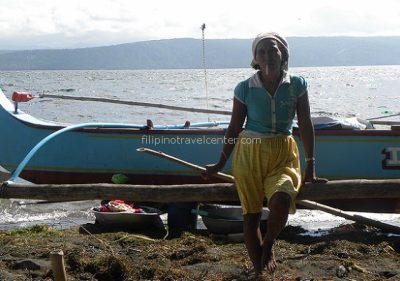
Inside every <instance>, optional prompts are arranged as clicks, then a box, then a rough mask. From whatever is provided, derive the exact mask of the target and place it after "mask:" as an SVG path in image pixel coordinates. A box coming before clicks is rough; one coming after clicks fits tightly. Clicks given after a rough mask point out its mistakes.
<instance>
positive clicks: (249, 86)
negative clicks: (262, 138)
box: [234, 72, 307, 136]
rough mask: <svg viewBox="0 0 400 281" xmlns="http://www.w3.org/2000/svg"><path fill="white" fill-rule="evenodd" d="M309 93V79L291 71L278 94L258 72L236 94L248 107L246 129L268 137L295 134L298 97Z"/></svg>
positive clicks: (285, 75) (240, 85)
mask: <svg viewBox="0 0 400 281" xmlns="http://www.w3.org/2000/svg"><path fill="white" fill-rule="evenodd" d="M306 92H307V82H306V80H305V79H304V78H303V77H302V76H298V75H293V74H288V73H284V75H283V77H282V80H281V82H280V84H279V86H278V89H277V91H276V93H275V95H274V96H271V94H270V93H268V91H267V90H266V89H265V88H264V87H263V85H262V82H261V79H260V77H259V75H258V72H257V73H255V74H254V75H253V76H251V77H250V78H248V79H246V80H244V81H242V82H240V83H239V84H238V85H237V86H236V88H235V92H234V93H235V98H236V99H237V100H239V101H240V102H241V103H243V104H244V105H245V106H246V108H247V120H246V125H245V131H248V132H256V133H258V134H261V135H266V136H269V135H276V134H283V135H290V134H292V126H293V119H294V116H295V113H296V107H297V100H298V98H299V97H301V96H302V95H304V94H305V93H306Z"/></svg>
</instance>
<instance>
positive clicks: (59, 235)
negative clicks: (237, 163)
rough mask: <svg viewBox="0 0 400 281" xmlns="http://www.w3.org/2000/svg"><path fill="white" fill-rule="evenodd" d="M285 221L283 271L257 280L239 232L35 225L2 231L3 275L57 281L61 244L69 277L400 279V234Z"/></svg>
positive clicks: (280, 252) (280, 246)
mask: <svg viewBox="0 0 400 281" xmlns="http://www.w3.org/2000/svg"><path fill="white" fill-rule="evenodd" d="M302 233H303V234H304V230H303V229H302V228H301V227H293V226H288V227H286V228H285V229H284V231H283V232H282V233H281V235H280V237H279V240H278V241H277V243H276V247H275V254H276V258H277V262H278V270H277V271H276V272H275V273H273V274H269V273H264V274H263V276H262V277H259V278H258V279H255V278H254V276H253V275H252V271H251V264H250V261H249V259H248V257H247V253H246V249H245V246H244V244H243V242H242V241H241V237H240V235H235V236H233V235H230V236H226V235H212V234H210V233H209V232H208V231H207V230H196V231H192V232H181V233H179V232H175V233H168V232H167V230H166V229H164V228H158V229H148V230H146V231H134V230H118V229H113V230H110V229H105V228H103V227H101V226H100V225H98V224H86V225H82V226H80V227H74V228H70V229H65V230H61V229H58V228H57V227H49V226H34V227H31V228H25V229H14V230H9V231H0V238H1V239H0V257H1V261H0V280H10V281H11V280H13V281H15V280H53V273H52V270H51V263H50V258H49V256H50V253H51V252H53V251H58V250H62V251H63V253H64V260H65V268H66V272H67V276H68V280H107V281H110V280H303V281H306V280H400V266H399V265H400V237H399V236H395V235H388V234H383V233H380V232H378V231H377V230H376V229H372V228H366V227H364V226H361V225H356V224H350V225H343V226H340V227H338V228H334V229H331V231H330V233H329V234H328V235H324V236H314V237H313V236H304V235H302Z"/></svg>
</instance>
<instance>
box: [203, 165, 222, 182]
mask: <svg viewBox="0 0 400 281" xmlns="http://www.w3.org/2000/svg"><path fill="white" fill-rule="evenodd" d="M224 165H225V164H224V163H221V161H220V162H218V163H215V164H209V165H206V166H205V167H206V172H205V173H202V176H203V178H204V179H205V180H209V179H210V178H212V177H213V175H215V174H216V173H218V172H220V171H222V169H223V168H224Z"/></svg>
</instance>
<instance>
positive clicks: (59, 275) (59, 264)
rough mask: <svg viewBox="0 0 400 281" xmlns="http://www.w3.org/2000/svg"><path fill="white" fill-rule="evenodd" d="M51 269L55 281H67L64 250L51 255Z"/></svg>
mask: <svg viewBox="0 0 400 281" xmlns="http://www.w3.org/2000/svg"><path fill="white" fill-rule="evenodd" d="M50 261H51V268H52V270H53V274H54V280H55V281H67V273H66V272H65V266H64V253H63V251H62V250H60V251H54V252H51V253H50Z"/></svg>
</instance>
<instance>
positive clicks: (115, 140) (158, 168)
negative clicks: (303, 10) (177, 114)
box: [0, 90, 400, 209]
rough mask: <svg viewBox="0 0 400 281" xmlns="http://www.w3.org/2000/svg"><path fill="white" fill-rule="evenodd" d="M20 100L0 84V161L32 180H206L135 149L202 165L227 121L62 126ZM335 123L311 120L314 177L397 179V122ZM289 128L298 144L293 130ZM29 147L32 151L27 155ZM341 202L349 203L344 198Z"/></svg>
mask: <svg viewBox="0 0 400 281" xmlns="http://www.w3.org/2000/svg"><path fill="white" fill-rule="evenodd" d="M20 100H21V99H20V98H18V97H17V96H16V97H15V98H14V104H13V103H11V102H10V100H8V98H7V97H6V96H5V95H4V93H3V92H1V90H0V132H1V133H0V134H1V145H0V165H1V166H2V167H3V168H5V169H6V170H8V171H15V170H16V169H17V170H18V169H19V168H20V166H21V164H20V163H21V162H24V161H25V163H23V165H22V166H23V167H22V168H21V171H19V173H18V176H19V177H21V178H23V179H25V180H28V181H30V182H32V183H36V184H74V183H109V182H111V179H112V177H113V175H116V174H123V175H125V176H126V179H127V183H131V184H140V185H155V184H185V183H206V182H205V180H204V179H203V178H202V177H201V176H200V175H199V173H198V172H196V171H193V170H192V169H190V168H187V167H184V166H182V165H179V164H176V163H172V162H170V161H167V160H165V159H156V158H154V157H152V156H151V155H147V154H144V153H140V152H137V151H136V149H137V148H140V147H147V148H151V149H154V150H160V151H163V152H165V153H168V154H171V155H174V156H176V157H178V158H181V159H184V160H186V161H189V162H193V163H196V164H198V165H205V164H208V163H212V162H214V161H216V160H217V157H218V156H219V152H220V149H221V146H222V144H223V139H224V134H225V130H226V127H227V124H228V123H227V122H206V123H195V124H189V123H186V124H183V125H172V126H154V127H153V126H149V125H134V124H114V123H110V124H96V123H85V124H80V125H73V126H68V125H65V124H60V123H55V122H50V121H45V120H40V119H37V118H35V117H33V116H31V115H29V114H27V113H25V112H23V111H21V110H19V109H18V108H17V101H20ZM336 125H337V124H336V123H333V122H330V123H329V122H328V123H326V124H324V125H323V126H321V125H318V126H316V155H317V170H318V175H319V176H320V177H326V178H328V179H330V180H334V179H376V180H378V179H400V130H399V129H398V126H392V129H385V130H378V129H361V130H354V129H337V128H336V127H335V126H336ZM57 132H59V133H57ZM52 134H53V135H52ZM294 134H295V136H296V138H297V141H298V144H299V148H300V150H302V145H301V141H300V140H299V139H298V137H297V132H296V130H295V131H294ZM49 136H51V137H49ZM46 138H47V139H46ZM43 139H46V141H44V142H43ZM38 143H39V145H38ZM34 147H35V149H36V150H35V153H32V151H31V150H32V149H33V148H34ZM30 152H31V153H30ZM29 153H30V154H31V155H30V157H28V158H29V159H27V158H26V155H27V154H29ZM301 153H302V151H301ZM24 159H25V160H24ZM301 159H303V157H301ZM230 169H231V163H230V162H228V164H227V165H226V168H225V170H224V172H225V173H230ZM399 188H400V186H399ZM349 197H351V194H349ZM327 199H329V198H327ZM391 199H392V198H391ZM342 201H343V202H345V203H344V205H346V206H347V205H349V207H348V208H347V209H351V206H352V205H353V204H352V202H351V200H350V199H349V202H346V200H342ZM381 201H382V202H380V203H379V204H378V205H376V202H378V201H374V204H375V205H374V206H375V207H376V209H379V208H381V209H385V207H388V206H389V205H387V204H388V202H389V201H390V202H389V203H390V206H391V207H390V208H391V209H393V208H397V209H399V206H400V204H399V198H393V199H392V200H390V199H385V200H381ZM324 202H328V203H329V201H324ZM369 204H370V203H369V201H368V200H366V201H365V202H364V205H365V206H366V205H369ZM344 205H343V204H342V205H340V204H339V205H337V206H341V207H343V206H344ZM394 206H396V207H394ZM366 209H368V208H366Z"/></svg>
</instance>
